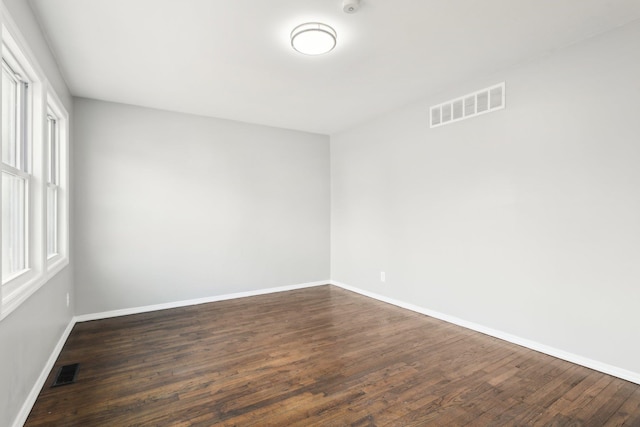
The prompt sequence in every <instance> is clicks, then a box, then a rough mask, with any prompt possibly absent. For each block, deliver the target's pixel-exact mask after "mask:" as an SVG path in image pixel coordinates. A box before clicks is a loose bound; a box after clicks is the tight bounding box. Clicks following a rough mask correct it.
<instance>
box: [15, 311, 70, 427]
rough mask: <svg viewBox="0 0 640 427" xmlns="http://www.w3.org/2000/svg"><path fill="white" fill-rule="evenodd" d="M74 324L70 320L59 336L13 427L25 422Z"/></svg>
mask: <svg viewBox="0 0 640 427" xmlns="http://www.w3.org/2000/svg"><path fill="white" fill-rule="evenodd" d="M75 324H76V320H75V318H72V319H71V320H70V321H69V324H68V325H67V327H66V328H65V330H64V332H63V333H62V335H61V336H60V339H59V340H58V342H57V343H56V346H55V347H54V348H53V351H52V352H51V355H50V356H49V359H48V360H47V363H46V364H45V365H44V367H43V368H42V371H41V372H40V376H39V377H38V379H37V380H36V383H35V384H34V385H33V387H32V388H31V391H30V392H29V395H28V396H27V399H26V400H25V401H24V403H23V404H22V407H21V408H20V412H18V415H17V416H16V418H15V420H14V421H13V427H22V426H23V425H24V423H25V422H26V421H27V417H28V416H29V413H30V412H31V408H33V405H34V404H35V403H36V399H37V398H38V395H39V394H40V390H42V387H43V386H44V383H45V381H47V377H48V376H49V372H51V369H53V365H55V363H56V360H57V359H58V356H59V355H60V352H61V351H62V347H64V344H65V343H66V342H67V338H69V334H71V330H72V329H73V326H74V325H75Z"/></svg>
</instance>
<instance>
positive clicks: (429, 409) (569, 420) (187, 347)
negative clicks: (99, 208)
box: [26, 286, 640, 427]
mask: <svg viewBox="0 0 640 427" xmlns="http://www.w3.org/2000/svg"><path fill="white" fill-rule="evenodd" d="M75 362H79V363H80V370H79V373H78V377H77V382H76V383H75V384H71V385H66V386H62V387H57V388H50V387H49V385H50V384H51V383H52V382H53V376H54V374H55V373H56V372H57V370H58V367H60V366H62V365H65V364H70V363H75ZM26 425H27V426H44V425H46V426H83V427H86V426H155V425H162V426H164V425H172V426H174V425H175V426H212V425H224V426H347V425H350V426H428V425H433V426H489V425H491V426H502V425H505V426H515V425H517V426H529V425H541V426H542V425H549V426H621V425H625V426H640V386H639V385H636V384H633V383H630V382H627V381H624V380H621V379H617V378H614V377H611V376H609V375H605V374H602V373H599V372H596V371H592V370H590V369H587V368H583V367H581V366H577V365H574V364H571V363H568V362H565V361H562V360H559V359H556V358H553V357H550V356H546V355H544V354H541V353H537V352H535V351H532V350H528V349H525V348H522V347H519V346H516V345H512V344H508V343H506V342H504V341H501V340H498V339H495V338H491V337H488V336H485V335H482V334H479V333H476V332H472V331H469V330H466V329H463V328H460V327H457V326H454V325H451V324H448V323H445V322H442V321H439V320H436V319H433V318H430V317H427V316H423V315H420V314H416V313H413V312H411V311H407V310H403V309H401V308H397V307H394V306H391V305H387V304H384V303H381V302H378V301H375V300H372V299H368V298H366V297H363V296H360V295H357V294H354V293H351V292H348V291H345V290H342V289H340V288H336V287H333V286H322V287H316V288H309V289H303V290H298V291H292V292H283V293H278V294H271V295H264V296H257V297H251V298H243V299H237V300H229V301H222V302H216V303H211V304H203V305H198V306H191V307H185V308H177V309H171V310H164V311H157V312H153V313H145V314H139V315H133V316H125V317H119V318H113V319H106V320H99V321H93V322H85V323H79V324H77V325H76V326H75V328H74V329H73V332H72V333H71V335H70V337H69V340H68V341H67V343H66V345H65V347H64V349H63V351H62V353H61V354H60V357H59V359H58V361H57V363H56V366H55V367H54V369H53V370H52V374H51V375H50V377H49V379H48V380H47V383H46V385H45V387H44V388H43V390H42V391H41V393H40V395H39V397H38V400H37V402H36V404H35V406H34V408H33V410H32V411H31V415H30V416H29V418H28V420H27V423H26Z"/></svg>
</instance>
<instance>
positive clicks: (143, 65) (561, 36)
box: [30, 0, 640, 134]
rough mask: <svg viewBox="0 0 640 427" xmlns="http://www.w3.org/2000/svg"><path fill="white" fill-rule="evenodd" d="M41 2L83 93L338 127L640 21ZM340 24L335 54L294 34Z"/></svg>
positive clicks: (581, 15)
mask: <svg viewBox="0 0 640 427" xmlns="http://www.w3.org/2000/svg"><path fill="white" fill-rule="evenodd" d="M341 1H342V0H30V2H31V5H32V7H33V9H34V11H35V12H36V15H37V16H38V19H39V20H40V22H41V24H42V26H43V27H44V30H45V32H46V34H47V37H48V38H49V41H50V43H51V47H52V50H53V51H54V54H55V56H56V58H57V61H58V63H59V65H60V68H61V71H62V73H63V75H64V77H65V79H66V81H67V84H68V86H69V89H70V90H71V92H72V94H73V95H75V96H81V97H87V98H95V99H101V100H108V101H114V102H122V103H127V104H134V105H141V106H147V107H154V108H159V109H165V110H171V111H179V112H185V113H193V114H200V115H206V116H212V117H220V118H226V119H232V120H239V121H244V122H251V123H258V124H264V125H270V126H277V127H282V128H289V129H297V130H304V131H309V132H318V133H323V134H331V133H335V132H337V131H340V130H343V129H345V128H348V127H350V126H353V125H355V124H357V123H359V122H362V121H365V120H368V119H371V118H373V117H375V116H377V115H379V114H382V113H384V112H385V111H388V110H390V109H393V108H395V107H399V106H401V105H404V104H406V103H409V102H411V101H413V100H415V99H417V98H420V97H424V96H427V95H429V94H433V93H436V92H438V91H440V90H442V89H444V88H447V87H451V86H452V85H454V84H456V82H461V81H465V80H466V79H469V78H471V77H474V76H478V75H484V74H487V73H490V72H493V71H496V70H499V69H501V68H504V67H507V66H510V65H513V64H516V63H519V62H521V61H524V60H527V59H530V58H534V57H538V56H540V55H544V54H546V53H548V52H550V51H552V50H555V49H557V48H559V47H563V46H566V45H568V44H571V43H575V42H577V41H580V40H583V39H586V38H588V37H591V36H593V35H595V34H599V33H602V32H605V31H608V30H610V29H613V28H615V27H619V26H621V25H624V24H626V23H629V22H631V21H633V20H636V19H638V18H640V1H639V0H440V1H432V0H362V1H361V8H360V10H359V11H358V12H357V13H356V14H353V15H349V14H345V13H343V12H342V9H341ZM308 21H321V22H324V23H326V24H329V25H331V26H333V27H334V28H335V29H336V31H337V32H338V45H337V47H336V49H335V50H334V51H333V52H331V53H329V54H327V55H324V56H319V57H309V56H304V55H301V54H299V53H297V52H295V51H294V50H293V49H292V48H291V46H290V41H289V33H290V31H291V30H292V29H293V27H295V26H296V25H298V24H300V23H303V22H308Z"/></svg>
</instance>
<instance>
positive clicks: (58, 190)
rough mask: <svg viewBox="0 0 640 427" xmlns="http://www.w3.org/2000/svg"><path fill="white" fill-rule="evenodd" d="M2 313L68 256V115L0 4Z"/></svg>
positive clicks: (46, 277)
mask: <svg viewBox="0 0 640 427" xmlns="http://www.w3.org/2000/svg"><path fill="white" fill-rule="evenodd" d="M0 27H1V29H2V32H1V36H0V46H1V48H2V58H1V65H2V85H1V87H0V89H1V92H0V95H1V98H2V102H1V103H0V113H1V115H2V122H1V123H0V124H1V126H2V128H1V136H2V141H1V146H2V153H1V156H0V157H1V158H0V181H1V185H0V203H1V207H2V214H1V215H0V231H1V233H2V234H1V237H2V245H0V258H2V265H1V269H0V273H1V274H0V276H1V283H0V320H1V319H3V318H4V317H6V316H7V315H8V314H9V313H11V312H12V311H13V310H15V309H16V308H17V307H18V306H20V304H22V302H23V301H25V300H26V299H27V298H28V297H29V296H30V295H31V294H33V293H34V292H35V291H36V290H38V289H39V288H40V287H41V286H42V285H44V284H45V283H46V282H47V281H48V280H49V279H50V278H51V277H53V276H54V275H55V274H57V273H58V272H59V271H60V270H61V269H63V268H64V267H65V266H66V265H67V264H68V263H69V242H68V234H69V233H68V229H69V227H68V217H69V212H68V211H69V209H68V205H69V202H68V200H69V197H68V186H69V176H68V170H67V169H68V151H69V147H68V135H69V116H68V114H67V112H66V110H65V109H64V107H63V104H62V103H61V102H60V100H59V99H58V97H57V96H56V95H55V93H54V92H53V90H52V89H51V86H50V85H49V83H48V82H47V80H46V78H45V76H44V74H43V73H42V70H41V69H40V68H39V67H38V64H37V63H36V62H35V60H34V59H33V56H32V55H31V53H30V51H29V50H28V46H26V45H25V44H24V41H23V40H24V39H23V38H22V37H21V36H20V34H19V32H18V31H17V29H16V27H15V25H14V24H13V21H12V20H11V19H10V17H8V15H6V12H5V11H4V10H2V8H0Z"/></svg>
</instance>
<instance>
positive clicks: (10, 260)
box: [2, 172, 27, 283]
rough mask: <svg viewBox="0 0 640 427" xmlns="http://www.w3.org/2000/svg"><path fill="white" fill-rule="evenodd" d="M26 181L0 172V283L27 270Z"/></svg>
mask: <svg viewBox="0 0 640 427" xmlns="http://www.w3.org/2000/svg"><path fill="white" fill-rule="evenodd" d="M25 204H26V181H25V179H24V178H21V177H19V176H15V175H12V174H10V173H6V172H2V282H3V283H4V282H5V281H6V280H7V279H9V278H10V277H11V276H13V275H14V274H16V273H18V272H20V271H22V270H24V269H25V268H27V262H26V261H27V260H26V255H25V252H26V240H27V239H26V227H25V226H26V223H25V214H26V206H25Z"/></svg>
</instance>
